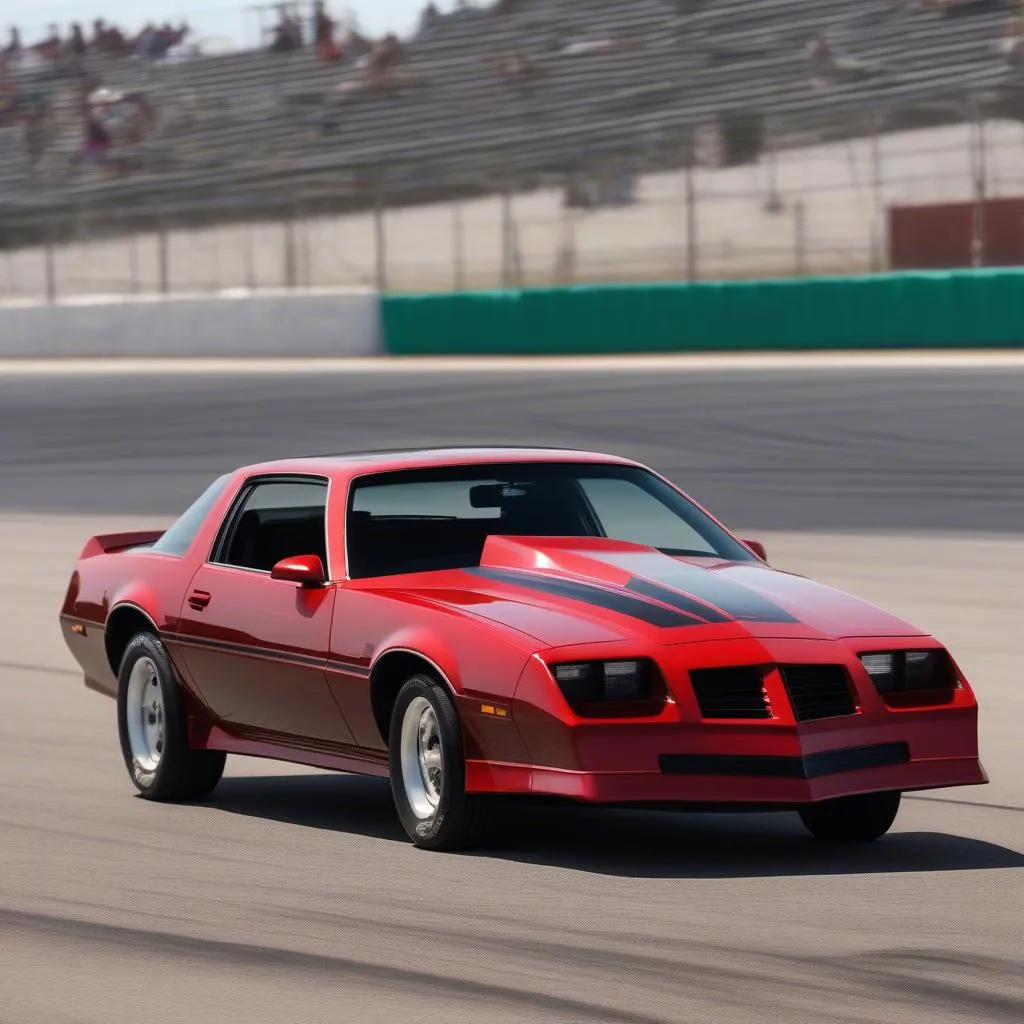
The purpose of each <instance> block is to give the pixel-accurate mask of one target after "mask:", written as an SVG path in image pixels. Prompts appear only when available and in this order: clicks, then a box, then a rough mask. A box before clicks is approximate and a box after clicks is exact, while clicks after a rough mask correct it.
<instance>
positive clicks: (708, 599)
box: [396, 537, 923, 647]
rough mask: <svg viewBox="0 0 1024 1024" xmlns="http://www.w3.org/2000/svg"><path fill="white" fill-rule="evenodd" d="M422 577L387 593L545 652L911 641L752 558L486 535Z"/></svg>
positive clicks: (882, 615)
mask: <svg viewBox="0 0 1024 1024" xmlns="http://www.w3.org/2000/svg"><path fill="white" fill-rule="evenodd" d="M429 575H430V577H432V578H431V579H430V580H429V581H428V579H427V574H424V575H423V576H421V577H420V581H417V582H416V583H413V582H412V581H410V580H409V579H408V578H406V580H405V581H404V582H403V583H402V584H399V585H398V588H397V589H401V590H402V591H404V592H405V593H407V594H408V596H409V597H412V598H414V599H415V600H418V601H426V602H428V603H431V604H435V605H436V604H440V605H444V606H446V607H448V608H450V609H452V610H455V609H458V610H460V611H461V612H463V613H464V614H469V615H472V616H474V617H478V618H482V619H486V620H489V621H492V622H495V623H496V624H500V625H503V626H506V627H509V628H512V629H515V630H517V631H519V632H521V633H525V634H527V635H529V636H531V637H533V638H534V639H536V640H537V641H539V642H540V643H542V644H545V645H546V646H552V647H554V646H570V645H573V644H583V643H601V642H610V641H615V640H627V639H643V640H645V641H648V642H651V643H655V644H682V643H693V642H697V641H702V640H711V639H721V640H725V639H732V638H737V639H738V638H745V637H757V638H762V639H768V638H782V637H791V638H803V639H818V640H829V639H832V640H836V639H840V638H854V637H886V636H898V637H911V636H922V635H923V634H922V633H921V631H920V630H919V629H917V628H915V627H914V626H912V625H910V624H909V623H907V622H904V621H903V620H902V619H899V618H897V617H896V616H894V615H890V614H889V613H888V612H885V611H882V610H881V609H879V608H876V607H875V606H874V605H872V604H869V603H868V602H866V601H862V600H860V599H859V598H856V597H853V596H852V595H850V594H847V593H845V592H843V591H841V590H837V589H835V588H834V587H829V586H826V585H824V584H821V583H816V582H814V581H813V580H809V579H807V578H805V577H802V576H796V575H794V574H792V573H786V572H780V571H779V570H777V569H773V568H771V567H770V566H768V565H765V564H764V563H761V562H756V563H755V562H729V561H722V560H720V559H715V558H711V559H708V558H705V559H689V558H688V559H681V558H674V557H671V556H668V555H664V554H661V553H660V552H658V551H656V550H655V549H653V548H649V547H644V546H641V545H637V544H628V543H624V542H621V541H614V540H609V539H606V538H572V539H561V538H522V537H515V538H513V537H491V538H489V539H488V541H487V544H486V546H485V548H484V552H483V556H482V558H481V560H480V564H479V566H477V567H473V568H469V569H461V570H453V571H451V572H445V573H440V574H429ZM396 583H397V581H396ZM410 584H412V585H410Z"/></svg>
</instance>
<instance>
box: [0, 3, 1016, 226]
mask: <svg viewBox="0 0 1024 1024" xmlns="http://www.w3.org/2000/svg"><path fill="white" fill-rule="evenodd" d="M1007 16H1008V12H1007V10H1004V9H1003V8H1002V7H1001V6H1000V5H999V4H997V3H990V4H988V5H986V6H983V7H982V8H981V9H979V10H977V11H973V12H971V13H970V16H967V15H961V16H959V17H950V16H949V15H948V14H946V13H944V12H943V11H941V10H936V9H928V8H927V7H925V6H922V5H920V4H917V3H912V2H905V0H756V2H755V0H588V2H587V3H586V4H581V3H579V2H578V0H520V2H519V3H518V4H517V5H515V6H514V7H513V8H512V10H511V11H508V12H501V11H500V10H498V9H491V8H483V9H472V8H471V9H468V10H461V11H457V12H455V13H453V14H450V15H446V16H444V17H442V18H441V20H440V21H439V22H438V23H437V24H435V25H433V26H432V27H431V28H430V29H428V30H425V31H423V32H421V33H420V34H418V35H416V36H415V37H413V38H411V39H408V40H406V41H405V42H404V47H405V51H406V58H405V60H404V62H403V63H402V64H401V65H400V67H399V70H398V72H397V74H396V77H395V79H394V81H392V82H390V83H388V84H386V85H382V86H379V87H376V88H373V89H365V90H359V91H354V92H351V93H349V94H347V95H345V96H344V98H341V99H335V98H332V97H335V94H336V89H337V87H338V86H339V85H340V84H341V83H343V82H346V81H347V82H352V81H354V80H355V78H356V77H357V76H358V75H359V74H360V72H359V70H358V68H357V67H356V66H355V64H354V62H352V61H344V62H342V63H341V64H324V63H318V62H317V61H315V60H314V59H313V56H312V53H311V51H308V50H307V51H303V52H298V53H291V54H268V53H265V52H248V53H237V54H228V55H223V56H218V57H206V58H196V59H193V60H187V61H181V62H177V63H175V62H171V63H159V64H152V63H148V62H141V61H137V60H134V59H112V58H107V59H103V60H93V61H91V63H90V66H89V71H90V73H91V74H92V75H93V76H95V77H96V78H97V79H99V80H101V81H102V82H103V84H104V86H106V87H109V88H111V89H115V90H116V89H120V90H141V91H145V92H146V93H147V94H148V95H149V96H150V97H151V98H152V101H153V103H154V104H155V106H156V108H157V110H158V111H159V127H158V130H157V131H156V133H155V136H154V137H153V138H152V139H151V140H150V141H148V142H147V143H145V144H143V145H141V146H139V147H137V148H136V149H135V150H133V151H132V152H131V153H130V154H129V155H131V156H132V157H133V160H132V168H133V170H132V171H131V173H128V174H125V175H123V176H119V177H116V178H113V179H110V178H105V179H98V178H97V177H96V176H94V175H93V176H87V175H84V174H83V173H82V171H81V169H80V168H79V164H78V161H77V160H76V159H75V150H76V149H77V147H78V138H79V136H78V132H77V128H76V126H75V124H74V120H73V118H72V119H71V120H69V119H68V117H67V115H66V114H65V116H64V118H63V120H62V122H61V124H60V129H59V131H55V132H54V133H53V137H52V142H51V147H50V149H51V151H50V153H48V155H47V159H46V161H45V162H44V165H43V169H42V171H41V172H39V173H37V174H35V175H32V174H30V173H29V172H28V170H27V168H26V166H25V164H24V162H20V161H17V160H11V159H5V160H3V161H2V162H0V216H2V215H3V213H4V211H8V212H9V211H12V210H16V209H17V208H18V207H20V206H23V205H24V204H28V203H30V204H31V205H32V206H33V208H38V206H39V205H40V204H41V203H43V204H48V205H50V206H52V207H54V208H58V207H61V208H63V207H67V208H80V207H82V206H83V205H86V204H88V205H96V206H102V205H103V204H105V203H108V202H110V203H112V202H115V201H116V203H117V204H118V205H119V206H120V207H122V208H125V207H131V206H132V205H133V204H136V205H139V206H143V205H146V204H150V205H152V204H154V203H162V202H164V201H165V200H167V199H168V197H170V198H172V199H174V200H175V201H179V200H182V199H186V198H193V197H198V196H201V197H203V198H204V199H210V198H215V197H223V198H224V199H225V200H227V199H231V200H234V201H237V200H240V199H245V198H247V197H248V198H250V199H252V200H253V201H258V200H259V199H260V198H261V197H266V196H268V195H273V196H278V197H279V196H280V195H281V194H282V186H285V191H286V192H290V193H294V194H295V195H300V194H302V193H304V192H305V193H315V194H318V195H319V194H323V193H324V192H325V191H330V192H331V193H332V194H333V195H340V194H341V193H343V192H344V191H345V190H346V188H347V187H351V188H354V189H357V190H361V194H362V195H363V196H364V198H365V200H366V201H367V202H371V201H373V199H372V197H371V196H370V195H369V192H371V191H372V189H370V190H368V185H372V184H373V183H374V182H378V183H383V184H382V185H381V187H382V188H384V189H385V190H386V192H387V195H388V197H389V198H390V199H400V198H401V197H400V193H402V192H408V193H409V195H410V196H414V195H418V194H420V193H422V192H424V191H429V190H430V189H434V188H444V187H466V188H478V189H488V188H490V189H492V190H497V189H499V188H501V187H503V185H504V184H505V183H507V182H508V180H509V179H510V178H511V179H516V180H528V179H529V178H530V176H531V175H541V174H545V173H553V172H558V173H564V172H569V171H572V170H574V169H578V168H580V167H581V166H586V165H588V164H599V163H600V162H601V161H602V160H605V159H612V158H615V157H617V156H623V155H627V156H629V157H631V158H632V159H633V160H634V161H635V163H636V164H637V165H641V166H642V165H644V164H646V165H648V166H651V165H655V166H656V165H664V164H666V163H671V162H672V161H673V160H675V161H676V162H679V161H681V160H683V159H685V158H686V156H685V154H686V153H687V152H688V151H689V150H688V144H687V140H688V139H690V137H691V133H692V131H693V129H695V128H699V127H701V126H707V125H714V124H717V123H719V122H720V120H721V119H722V118H723V117H728V116H732V115H741V114H747V115H753V116H755V117H764V118H766V119H767V122H768V124H769V126H770V132H771V136H772V140H773V145H774V146H775V147H779V146H785V145H786V144H787V142H789V141H794V142H795V141H796V140H801V141H803V142H806V141H810V140H813V139H816V138H822V139H823V138H834V137H838V136H841V135H842V134H843V133H846V134H850V135H855V134H863V132H864V130H865V125H866V124H867V123H868V120H869V119H870V118H882V119H883V128H888V127H895V126H896V125H898V124H899V122H900V119H901V118H910V117H913V116H914V114H915V112H920V111H930V112H931V116H933V117H935V118H937V119H939V120H943V119H946V120H953V119H956V118H959V117H961V116H963V113H962V112H963V110H964V109H965V108H964V104H965V103H966V102H968V101H970V102H980V103H988V102H991V101H993V100H994V99H1000V100H1002V101H1003V102H1012V101H1013V98H1014V96H1015V95H1016V91H1017V85H1016V83H1017V73H1016V72H1015V71H1014V70H1013V69H1012V68H1011V67H1009V66H1008V64H1007V63H1006V62H1005V60H1003V59H1002V58H1000V56H999V54H998V53H997V52H996V44H997V42H998V40H999V39H1000V37H1001V34H1002V32H1003V29H1004V27H1005V23H1006V20H1007ZM821 33H823V34H824V36H825V38H826V39H827V40H828V43H829V45H830V47H831V48H832V49H833V50H834V52H835V53H837V54H839V55H841V56H842V57H843V58H847V59H850V60H854V61H856V62H857V67H858V69H860V70H859V71H858V73H857V74H853V75H850V76H848V78H846V79H843V80H836V81H832V82H817V83H815V82H814V81H812V76H811V74H810V72H809V69H808V64H807V60H806V57H805V50H806V47H807V44H808V43H809V41H810V40H812V39H813V38H815V37H816V36H817V35H819V34H821ZM556 38H557V39H560V40H562V41H563V42H565V41H567V40H573V41H577V42H581V41H582V42H590V43H593V44H600V43H601V41H610V42H612V43H613V44H614V45H612V46H609V47H607V48H601V47H600V46H599V45H598V46H594V47H593V48H592V49H591V50H590V51H589V52H580V53H575V54H573V53H564V52H562V53H559V52H555V51H554V49H553V41H554V40H555V39H556ZM510 54H520V55H523V56H525V57H527V58H528V59H529V60H530V61H531V62H532V64H533V67H534V74H532V75H531V76H529V77H524V78H521V79H512V80H510V79H509V78H507V77H504V76H503V75H502V74H501V73H499V70H498V66H499V61H500V60H501V59H502V58H504V57H507V56H508V55H510ZM7 148H10V142H9V141H8V143H7Z"/></svg>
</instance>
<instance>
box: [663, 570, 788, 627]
mask: <svg viewBox="0 0 1024 1024" xmlns="http://www.w3.org/2000/svg"><path fill="white" fill-rule="evenodd" d="M657 581H658V582H659V583H662V584H664V585H666V586H669V587H673V588H675V587H678V588H679V590H682V591H685V592H686V593H687V594H689V595H691V596H695V597H696V598H697V600H703V601H707V602H709V603H710V604H713V605H714V606H715V607H716V608H721V610H722V611H723V612H726V613H727V614H729V615H732V616H733V617H734V618H736V619H738V620H739V621H740V622H799V621H800V620H799V619H798V618H796V617H795V616H794V615H791V614H790V613H789V612H787V611H786V609H785V608H782V607H781V606H780V605H777V604H776V603H775V602H774V601H772V600H770V599H769V598H767V597H765V596H764V595H763V594H759V593H758V592H757V591H756V590H751V589H750V588H749V587H744V586H743V585H742V584H739V583H733V582H732V581H731V580H726V579H722V577H721V576H720V575H719V574H718V573H714V572H709V571H708V570H707V569H698V568H697V567H696V566H695V565H693V566H690V565H684V564H683V563H681V562H680V563H679V564H678V565H677V566H674V567H673V568H672V569H671V570H670V571H668V572H665V573H658V575H657Z"/></svg>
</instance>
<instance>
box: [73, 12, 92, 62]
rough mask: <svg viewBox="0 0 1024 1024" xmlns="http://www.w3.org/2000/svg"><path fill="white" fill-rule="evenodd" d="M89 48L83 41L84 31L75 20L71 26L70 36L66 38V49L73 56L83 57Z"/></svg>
mask: <svg viewBox="0 0 1024 1024" xmlns="http://www.w3.org/2000/svg"><path fill="white" fill-rule="evenodd" d="M88 49H89V47H88V45H87V43H86V41H85V33H84V32H83V31H82V26H81V25H80V24H79V23H78V22H77V21H76V22H75V23H74V24H73V25H72V26H71V38H70V39H69V40H68V51H69V52H70V53H71V55H72V56H73V57H84V56H85V54H86V51H87V50H88Z"/></svg>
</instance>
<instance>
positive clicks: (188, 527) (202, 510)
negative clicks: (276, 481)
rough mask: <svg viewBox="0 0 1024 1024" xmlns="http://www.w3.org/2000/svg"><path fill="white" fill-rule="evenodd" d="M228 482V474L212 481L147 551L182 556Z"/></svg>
mask: <svg viewBox="0 0 1024 1024" xmlns="http://www.w3.org/2000/svg"><path fill="white" fill-rule="evenodd" d="M230 480H231V474H230V473H226V474H225V475H224V476H222V477H218V478H217V479H216V480H214V482H213V483H212V484H210V486H209V487H207V488H206V490H205V491H203V493H202V494H201V495H200V496H199V497H198V498H196V500H195V501H194V502H192V504H191V505H189V507H188V508H187V509H186V510H185V511H184V512H183V513H182V514H181V515H180V516H179V517H178V519H177V520H176V521H175V523H174V524H173V525H172V526H171V528H170V529H169V530H168V531H167V532H166V533H165V534H164V535H163V536H162V537H161V538H160V539H159V540H158V541H157V542H156V543H155V544H154V545H153V546H152V547H151V548H150V549H149V550H150V551H158V552H160V554H163V555H177V556H178V557H179V558H180V557H181V556H182V555H184V554H185V552H186V551H188V549H189V547H190V546H191V544H192V541H194V540H195V539H196V535H197V534H198V533H199V531H200V530H201V529H202V526H203V523H205V522H206V517H207V516H208V515H209V514H210V510H211V509H212V508H213V506H214V505H216V503H217V499H218V498H219V497H220V496H221V495H222V494H223V493H224V489H225V488H226V487H227V485H228V483H229V482H230Z"/></svg>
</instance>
